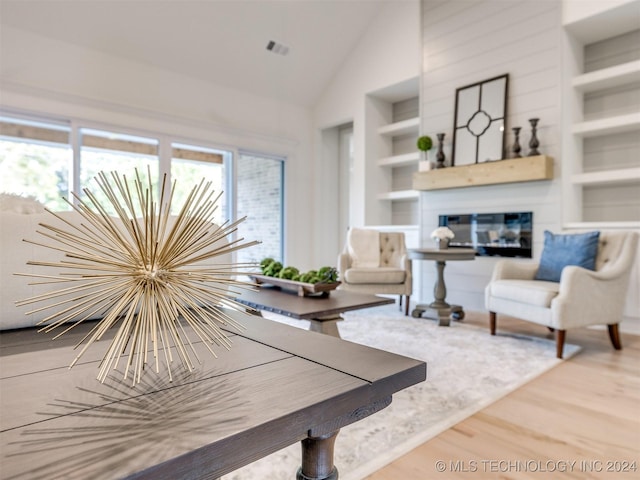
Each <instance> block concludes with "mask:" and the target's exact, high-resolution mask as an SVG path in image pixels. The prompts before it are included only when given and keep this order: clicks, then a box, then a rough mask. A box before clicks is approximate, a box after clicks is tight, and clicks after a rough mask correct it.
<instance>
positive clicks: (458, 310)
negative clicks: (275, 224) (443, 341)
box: [408, 248, 476, 327]
mask: <svg viewBox="0 0 640 480" xmlns="http://www.w3.org/2000/svg"><path fill="white" fill-rule="evenodd" d="M408 252H409V258H411V259H412V260H433V261H435V262H436V273H437V276H436V284H435V286H434V288H433V297H434V300H433V302H431V303H429V304H418V305H416V308H414V309H413V311H412V312H411V316H412V317H415V318H421V317H423V316H424V317H426V318H434V319H436V320H438V325H439V326H441V327H448V326H449V324H450V319H452V318H453V319H454V320H462V319H463V318H464V310H463V308H462V306H460V305H449V304H448V303H447V301H446V297H447V287H446V285H445V283H444V267H445V266H446V264H447V262H453V261H461V260H475V258H476V251H475V250H474V249H473V248H447V249H444V250H442V249H437V248H412V249H409V250H408Z"/></svg>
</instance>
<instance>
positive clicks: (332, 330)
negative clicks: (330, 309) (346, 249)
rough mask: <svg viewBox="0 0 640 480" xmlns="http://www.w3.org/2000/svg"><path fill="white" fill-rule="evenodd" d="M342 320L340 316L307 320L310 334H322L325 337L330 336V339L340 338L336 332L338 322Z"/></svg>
mask: <svg viewBox="0 0 640 480" xmlns="http://www.w3.org/2000/svg"><path fill="white" fill-rule="evenodd" d="M342 320H343V318H342V317H341V316H340V315H331V316H328V317H321V318H311V319H310V320H309V330H310V331H312V332H318V333H324V334H325V335H331V336H332V337H337V338H341V337H340V331H339V330H338V322H341V321H342Z"/></svg>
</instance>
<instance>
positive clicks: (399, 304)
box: [398, 295, 402, 311]
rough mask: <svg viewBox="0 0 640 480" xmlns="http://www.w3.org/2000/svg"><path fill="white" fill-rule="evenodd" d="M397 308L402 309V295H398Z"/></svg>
mask: <svg viewBox="0 0 640 480" xmlns="http://www.w3.org/2000/svg"><path fill="white" fill-rule="evenodd" d="M398 310H400V311H402V295H398Z"/></svg>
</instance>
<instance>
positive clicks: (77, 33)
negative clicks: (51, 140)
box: [0, 0, 402, 107]
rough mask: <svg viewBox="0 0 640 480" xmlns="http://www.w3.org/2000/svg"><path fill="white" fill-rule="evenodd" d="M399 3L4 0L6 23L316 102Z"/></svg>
mask: <svg viewBox="0 0 640 480" xmlns="http://www.w3.org/2000/svg"><path fill="white" fill-rule="evenodd" d="M393 1H396V2H397V1H402V0H287V1H282V0H235V1H230V0H229V1H228V0H200V1H194V0H171V1H165V0H134V1H131V0H129V1H126V0H28V1H25V0H0V25H2V24H4V25H9V26H12V27H15V28H20V29H23V30H27V31H30V32H33V33H37V34H38V35H42V36H44V37H48V38H52V39H57V40H61V41H65V42H69V43H72V44H75V45H79V46H84V47H87V48H91V49H94V50H98V51H101V52H105V53H108V54H112V55H116V56H119V57H124V58H127V59H129V60H133V61H136V62H141V63H146V64H149V65H153V66H156V67H159V68H162V69H167V70H171V71H174V72H179V73H182V74H184V75H187V76H191V77H194V78H198V79H201V80H205V81H209V82H214V83H217V84H221V85H224V86H227V87H232V88H237V89H240V90H243V91H247V92H251V93H254V94H258V95H262V96H268V97H271V98H278V99H281V100H285V101H287V102H291V103H294V104H297V105H300V106H307V107H310V106H313V105H314V104H315V102H316V101H317V99H318V98H319V96H320V95H321V93H322V91H323V90H324V88H325V87H326V86H327V84H328V83H329V82H330V80H331V79H332V77H333V76H334V75H335V73H336V72H337V71H338V69H339V68H340V67H341V65H342V64H343V62H345V61H346V59H347V56H348V54H349V53H350V51H351V50H352V49H353V48H354V47H355V45H356V44H357V42H358V40H359V39H360V37H361V36H362V35H363V33H364V31H365V30H366V29H367V27H368V25H369V24H370V23H371V21H372V20H373V18H374V17H375V16H376V15H378V14H379V12H380V10H381V8H382V7H383V6H384V4H388V3H393ZM270 41H275V42H277V43H278V44H281V45H284V46H286V47H288V49H289V51H288V53H287V55H280V54H276V53H273V52H271V51H269V50H268V49H267V45H268V43H269V42H270ZM16 48H19V46H16ZM0 60H1V59H0ZM0 63H1V62H0ZM0 68H1V66H0Z"/></svg>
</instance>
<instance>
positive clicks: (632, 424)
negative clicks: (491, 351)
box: [367, 313, 640, 480]
mask: <svg viewBox="0 0 640 480" xmlns="http://www.w3.org/2000/svg"><path fill="white" fill-rule="evenodd" d="M487 317H488V315H486V316H485V315H484V314H479V313H468V314H467V318H466V319H465V320H464V321H465V322H466V323H470V324H474V325H479V326H486V328H487V335H489V333H488V318H487ZM443 328H444V327H443ZM501 330H502V331H510V332H518V333H523V334H528V335H535V336H540V337H548V338H552V337H551V335H552V334H551V333H549V332H548V330H547V329H546V328H544V327H540V326H537V325H534V324H530V323H528V322H523V321H518V320H514V319H510V318H508V317H504V316H503V317H501V316H498V334H500V331H501ZM621 339H622V346H623V350H621V351H615V350H614V349H613V347H612V346H611V342H610V341H609V336H608V334H607V331H606V329H605V330H595V329H586V328H584V329H578V330H570V331H568V332H567V340H566V341H567V343H573V344H577V345H580V346H581V347H582V350H581V351H580V352H579V353H578V354H577V355H575V356H574V357H572V358H570V359H568V360H566V361H564V362H563V363H562V364H560V365H559V366H557V367H555V368H553V369H552V370H550V371H549V372H547V373H545V374H543V375H541V376H540V377H537V378H536V379H534V380H533V381H531V382H529V383H527V384H526V385H524V386H523V387H521V388H519V389H518V390H516V391H515V392H513V393H511V394H509V395H507V396H506V397H504V398H503V399H501V400H499V401H497V402H496V403H494V404H492V405H490V406H489V407H487V408H485V409H484V410H482V411H480V412H478V413H477V414H475V415H473V416H471V417H469V418H467V419H466V420H464V421H462V422H461V423H459V424H457V425H455V426H454V427H452V428H450V429H449V430H447V431H445V432H443V433H442V434H440V435H438V436H437V437H435V438H433V439H432V440H430V441H428V442H426V443H424V444H423V445H421V446H420V447H418V448H416V449H415V450H413V451H411V452H409V453H408V454H407V455H405V456H403V457H401V458H399V459H398V460H396V461H395V462H393V463H391V464H390V465H388V466H386V467H385V468H383V469H381V470H379V471H378V472H376V473H374V474H373V475H371V476H369V477H367V480H427V479H441V480H448V479H454V480H455V479H461V480H475V479H535V480H546V479H554V480H555V479H603V480H618V479H623V480H624V479H627V480H632V479H640V336H635V335H628V334H627V335H625V334H624V333H622V334H621ZM427 381H428V379H427ZM439 462H440V463H439ZM571 462H575V463H573V464H572V463H571ZM634 468H635V471H633V470H634ZM527 470H529V471H527ZM621 470H627V471H621Z"/></svg>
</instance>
